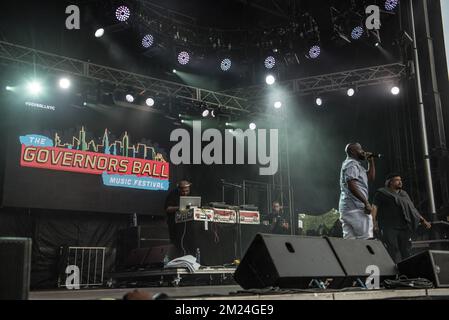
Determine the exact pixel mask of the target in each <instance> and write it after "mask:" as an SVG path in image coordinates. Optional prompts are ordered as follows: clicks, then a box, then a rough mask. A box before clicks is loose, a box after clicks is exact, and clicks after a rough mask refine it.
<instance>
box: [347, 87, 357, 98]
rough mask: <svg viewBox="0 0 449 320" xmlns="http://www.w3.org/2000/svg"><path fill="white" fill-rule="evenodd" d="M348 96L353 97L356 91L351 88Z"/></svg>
mask: <svg viewBox="0 0 449 320" xmlns="http://www.w3.org/2000/svg"><path fill="white" fill-rule="evenodd" d="M346 94H347V95H348V96H350V97H352V96H353V95H354V94H355V90H354V89H353V88H349V89H348V91H346Z"/></svg>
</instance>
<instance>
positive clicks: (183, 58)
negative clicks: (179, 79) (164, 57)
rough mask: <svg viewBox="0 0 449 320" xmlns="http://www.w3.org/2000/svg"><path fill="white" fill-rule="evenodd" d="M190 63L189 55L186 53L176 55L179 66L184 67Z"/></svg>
mask: <svg viewBox="0 0 449 320" xmlns="http://www.w3.org/2000/svg"><path fill="white" fill-rule="evenodd" d="M189 61H190V55H189V53H188V52H187V51H181V52H180V53H179V54H178V62H179V64H182V65H186V64H188V63H189Z"/></svg>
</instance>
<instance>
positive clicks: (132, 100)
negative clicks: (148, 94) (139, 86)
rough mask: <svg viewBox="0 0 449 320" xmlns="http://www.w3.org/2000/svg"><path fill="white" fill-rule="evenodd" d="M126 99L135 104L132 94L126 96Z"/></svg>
mask: <svg viewBox="0 0 449 320" xmlns="http://www.w3.org/2000/svg"><path fill="white" fill-rule="evenodd" d="M125 99H126V101H128V102H129V103H133V102H134V96H133V95H132V94H129V93H128V94H127V95H126V97H125Z"/></svg>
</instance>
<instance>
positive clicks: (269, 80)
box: [265, 74, 276, 86]
mask: <svg viewBox="0 0 449 320" xmlns="http://www.w3.org/2000/svg"><path fill="white" fill-rule="evenodd" d="M265 82H266V83H267V84H268V85H270V86H271V85H272V84H274V83H275V82H276V78H275V77H274V76H273V75H271V74H269V75H268V76H266V77H265Z"/></svg>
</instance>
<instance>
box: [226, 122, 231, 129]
mask: <svg viewBox="0 0 449 320" xmlns="http://www.w3.org/2000/svg"><path fill="white" fill-rule="evenodd" d="M225 125H226V127H230V126H231V124H230V123H229V122H226V123H225ZM231 130H232V129H231Z"/></svg>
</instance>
